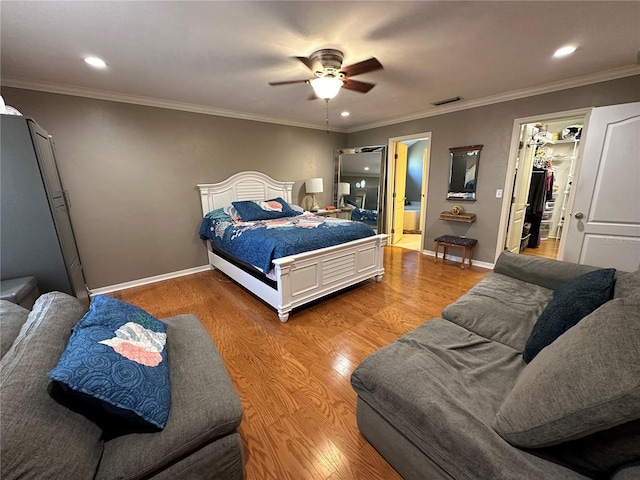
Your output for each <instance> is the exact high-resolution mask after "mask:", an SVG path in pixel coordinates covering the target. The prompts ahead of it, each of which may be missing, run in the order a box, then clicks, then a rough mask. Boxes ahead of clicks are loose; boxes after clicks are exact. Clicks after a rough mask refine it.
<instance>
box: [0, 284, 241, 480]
mask: <svg viewBox="0 0 640 480" xmlns="http://www.w3.org/2000/svg"><path fill="white" fill-rule="evenodd" d="M85 312H86V309H85V307H84V306H83V305H82V304H80V302H79V301H78V300H77V299H76V298H74V297H71V296H68V295H66V294H64V293H60V292H53V293H47V294H45V295H42V296H40V298H39V299H38V300H37V302H36V303H35V305H34V307H33V310H32V311H31V312H29V311H28V310H26V309H24V308H22V307H20V306H18V305H15V304H13V303H10V302H7V301H1V302H0V338H1V340H2V341H1V350H2V351H1V352H0V353H1V354H2V359H1V360H0V402H1V403H0V405H1V410H0V442H1V444H0V451H1V465H0V476H1V477H2V479H3V480H10V479H18V478H20V479H43V478H55V479H63V478H64V479H73V480H79V479H96V480H98V479H99V480H108V479H143V478H144V479H147V478H153V479H179V478H186V479H230V480H233V479H242V478H244V459H243V447H242V439H241V437H240V434H239V433H238V431H237V427H238V425H239V424H240V421H241V418H242V406H241V403H240V399H239V397H238V395H237V393H236V391H235V390H234V387H233V385H232V383H231V379H230V378H229V375H228V373H227V371H226V368H225V366H224V364H223V362H222V359H221V358H220V355H219V353H218V351H217V349H216V347H215V345H214V344H213V342H212V341H211V338H210V337H209V335H208V333H207V331H206V330H205V329H204V327H203V326H202V325H201V323H200V322H199V321H198V319H197V318H196V317H194V316H193V315H179V316H176V317H172V318H166V319H163V320H162V321H163V322H164V323H166V324H167V346H168V352H169V366H170V382H171V408H170V412H169V418H168V421H167V423H166V427H165V428H164V430H162V431H159V432H153V433H127V434H121V435H113V434H110V435H109V436H106V435H105V432H104V431H103V429H101V428H100V427H99V426H98V425H97V424H96V423H94V422H93V421H92V420H90V419H89V418H87V417H86V416H85V415H83V414H81V413H78V412H79V410H75V409H71V408H68V406H64V405H63V404H61V403H59V402H57V401H56V400H54V399H53V398H52V396H51V395H50V392H51V391H52V381H51V380H50V379H49V378H47V372H49V371H50V370H51V369H52V368H53V367H54V366H55V365H56V363H57V362H58V359H59V358H60V356H61V354H62V352H63V350H64V349H65V346H66V345H67V342H68V340H69V337H70V335H71V329H72V327H73V326H74V325H75V324H76V323H77V322H78V321H79V320H80V319H81V317H83V315H84V314H85Z"/></svg>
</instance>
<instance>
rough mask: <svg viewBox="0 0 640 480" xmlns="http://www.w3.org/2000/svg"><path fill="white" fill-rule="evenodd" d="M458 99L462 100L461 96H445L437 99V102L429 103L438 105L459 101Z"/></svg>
mask: <svg viewBox="0 0 640 480" xmlns="http://www.w3.org/2000/svg"><path fill="white" fill-rule="evenodd" d="M460 100H462V97H451V98H445V99H444V100H438V101H437V102H433V103H432V104H431V105H435V106H436V107H439V106H440V105H446V104H447V103H453V102H459V101H460Z"/></svg>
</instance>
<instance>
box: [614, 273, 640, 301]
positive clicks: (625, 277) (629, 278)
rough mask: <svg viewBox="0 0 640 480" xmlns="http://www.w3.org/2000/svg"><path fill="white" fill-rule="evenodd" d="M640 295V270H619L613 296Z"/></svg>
mask: <svg viewBox="0 0 640 480" xmlns="http://www.w3.org/2000/svg"><path fill="white" fill-rule="evenodd" d="M633 296H636V297H638V296H640V270H636V271H635V272H618V276H617V278H616V285H615V288H614V290H613V298H620V297H633Z"/></svg>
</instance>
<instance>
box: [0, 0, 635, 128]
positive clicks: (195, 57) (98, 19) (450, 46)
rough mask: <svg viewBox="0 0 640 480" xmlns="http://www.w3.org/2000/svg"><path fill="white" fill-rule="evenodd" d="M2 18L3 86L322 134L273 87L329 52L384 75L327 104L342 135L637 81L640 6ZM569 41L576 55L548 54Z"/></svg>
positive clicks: (125, 6) (298, 95)
mask: <svg viewBox="0 0 640 480" xmlns="http://www.w3.org/2000/svg"><path fill="white" fill-rule="evenodd" d="M0 15H1V17H2V19H1V30H0V35H1V40H2V42H1V50H0V60H1V63H0V75H1V77H2V84H3V85H8V86H22V87H27V88H33V89H38V90H45V91H54V92H62V93H74V94H79V95H83V96H95V97H97V98H109V99H114V100H122V101H131V102H133V103H142V104H148V105H156V104H157V105H162V106H168V107H170V108H177V109H186V110H193V111H201V112H204V113H214V114H222V115H228V116H237V117H239V118H254V119H257V120H263V121H272V122H280V123H285V124H292V125H304V126H315V127H318V128H323V127H324V124H325V105H324V102H322V101H320V100H315V101H309V100H307V99H308V97H309V95H310V93H311V87H310V86H309V85H307V84H297V85H288V86H278V87H272V86H269V85H268V82H269V81H284V80H295V79H304V78H309V77H310V72H309V71H308V70H307V69H306V68H305V67H304V65H303V64H302V63H301V62H299V61H297V60H295V59H293V58H291V57H293V56H308V55H310V54H311V53H312V52H313V51H315V50H317V49H319V48H338V49H340V50H342V51H343V52H344V54H345V60H344V64H343V65H349V64H352V63H356V62H360V61H362V60H366V59H367V58H369V57H372V56H374V57H376V58H377V59H378V60H379V61H380V62H381V63H382V64H383V65H384V67H385V69H384V70H381V71H376V72H371V73H367V74H364V75H361V76H358V77H356V79H357V80H362V81H367V82H372V83H376V84H377V85H376V87H375V88H374V89H373V90H371V91H370V92H369V93H367V94H360V93H357V92H353V91H346V90H343V91H342V92H340V94H339V95H338V96H337V97H336V98H335V99H333V100H331V101H330V102H329V115H330V117H329V119H330V124H331V127H332V128H333V129H336V130H341V131H350V130H357V129H362V128H365V127H371V126H376V125H383V124H388V123H393V122H395V121H398V120H402V119H411V118H418V117H420V116H426V115H429V114H434V113H435V112H438V111H443V109H445V108H451V106H449V107H440V109H439V110H436V107H434V106H433V105H431V103H432V102H434V101H436V100H441V99H445V98H449V97H454V96H458V95H459V96H461V97H463V101H462V102H459V103H458V104H454V105H455V108H456V109H457V108H461V107H465V106H466V107H470V106H474V105H479V104H483V103H491V102H492V101H496V100H498V99H503V98H517V97H519V96H526V95H527V94H531V93H535V92H543V91H548V90H550V89H560V88H566V87H568V86H573V85H579V84H587V83H592V82H593V81H597V80H606V79H609V78H618V77H622V76H627V75H630V74H634V73H640V67H638V52H639V51H640V2H638V1H631V2H623V1H616V2H611V1H586V2H581V1H552V2H544V1H526V2H518V1H497V2H485V1H472V2H458V1H420V2H407V1H380V2H371V1H369V2H350V1H344V2H320V1H299V2H293V1H289V2H270V1H259V2H248V1H246V2H245V1H211V2H181V1H164V2H157V1H142V2H140V1H136V2H133V1H106V2H94V1H91V2H90V1H72V2H67V1H47V2H37V1H33V2H30V1H29V2H27V1H19V2H14V1H7V0H2V2H0ZM566 44H575V45H577V46H578V50H577V51H576V52H575V53H574V54H573V55H572V56H570V57H567V58H564V59H556V58H552V54H553V52H554V51H555V50H556V49H557V48H559V47H561V46H563V45H566ZM87 55H96V56H99V57H101V58H103V59H104V60H105V61H106V62H107V64H108V68H107V69H106V70H96V69H92V68H90V67H88V66H87V65H86V64H85V63H84V62H83V61H82V58H83V57H85V56H87ZM5 100H6V101H7V103H8V104H11V102H10V99H5ZM343 110H348V111H350V112H351V116H349V117H347V118H342V117H341V116H340V112H342V111H343Z"/></svg>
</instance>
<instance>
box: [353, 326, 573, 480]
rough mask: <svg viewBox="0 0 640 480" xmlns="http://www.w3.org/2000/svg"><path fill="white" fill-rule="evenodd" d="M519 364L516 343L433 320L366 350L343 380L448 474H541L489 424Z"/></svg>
mask: <svg viewBox="0 0 640 480" xmlns="http://www.w3.org/2000/svg"><path fill="white" fill-rule="evenodd" d="M523 366H524V364H523V362H522V358H521V355H520V354H519V353H518V352H517V351H516V350H514V349H512V348H510V347H508V346H506V345H502V344H500V343H497V342H493V341H491V340H488V339H486V338H483V337H481V336H478V335H476V334H474V333H472V332H470V331H468V330H466V329H464V328H462V327H461V326H459V325H456V324H454V323H451V322H449V321H447V320H443V319H434V320H429V321H428V322H426V323H425V324H423V325H422V326H420V327H418V328H417V329H415V330H413V331H411V332H409V333H407V334H406V335H404V336H403V337H401V338H399V339H398V340H396V341H394V342H392V343H391V344H389V345H386V346H384V347H382V348H381V349H380V350H378V351H377V352H375V353H373V354H372V355H370V356H369V357H367V358H366V359H365V360H364V361H363V362H362V363H361V364H360V365H359V366H358V367H357V368H356V369H355V370H354V372H353V374H352V377H351V384H352V386H353V388H354V390H355V391H356V393H357V394H358V396H359V398H360V399H361V400H362V401H363V402H366V403H367V405H369V406H370V407H371V408H372V409H374V410H375V411H376V412H377V413H378V414H379V415H381V416H382V417H383V418H384V419H385V420H386V421H387V422H389V424H391V425H392V426H393V427H394V428H395V429H397V430H398V431H400V432H402V434H403V435H404V436H406V437H407V438H408V439H409V440H410V441H411V442H412V443H413V444H414V445H416V446H417V447H418V448H419V450H420V451H421V452H422V453H423V454H424V455H427V456H428V457H429V458H430V459H432V461H433V462H434V463H436V464H437V465H439V466H440V467H441V468H442V469H443V470H444V471H446V472H447V473H448V474H449V475H450V476H451V478H456V479H478V478H549V476H548V475H545V472H544V470H543V469H541V468H540V463H543V462H539V461H535V460H532V459H531V458H530V456H529V455H528V454H526V453H525V452H523V451H521V450H518V449H516V448H513V447H512V446H511V445H509V444H508V443H507V442H506V441H505V440H504V439H502V438H501V437H500V436H499V435H498V434H497V433H496V432H494V431H493V430H492V428H491V421H492V420H493V416H494V415H495V412H497V410H498V408H499V406H500V404H501V403H502V400H503V399H504V397H505V396H506V395H507V394H508V392H509V391H510V390H511V388H512V386H513V384H514V382H515V380H516V378H517V376H518V373H519V372H520V371H521V369H522V368H523ZM455 452H464V454H460V455H457V454H455ZM462 456H463V457H464V460H462ZM577 477H579V476H577Z"/></svg>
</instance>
